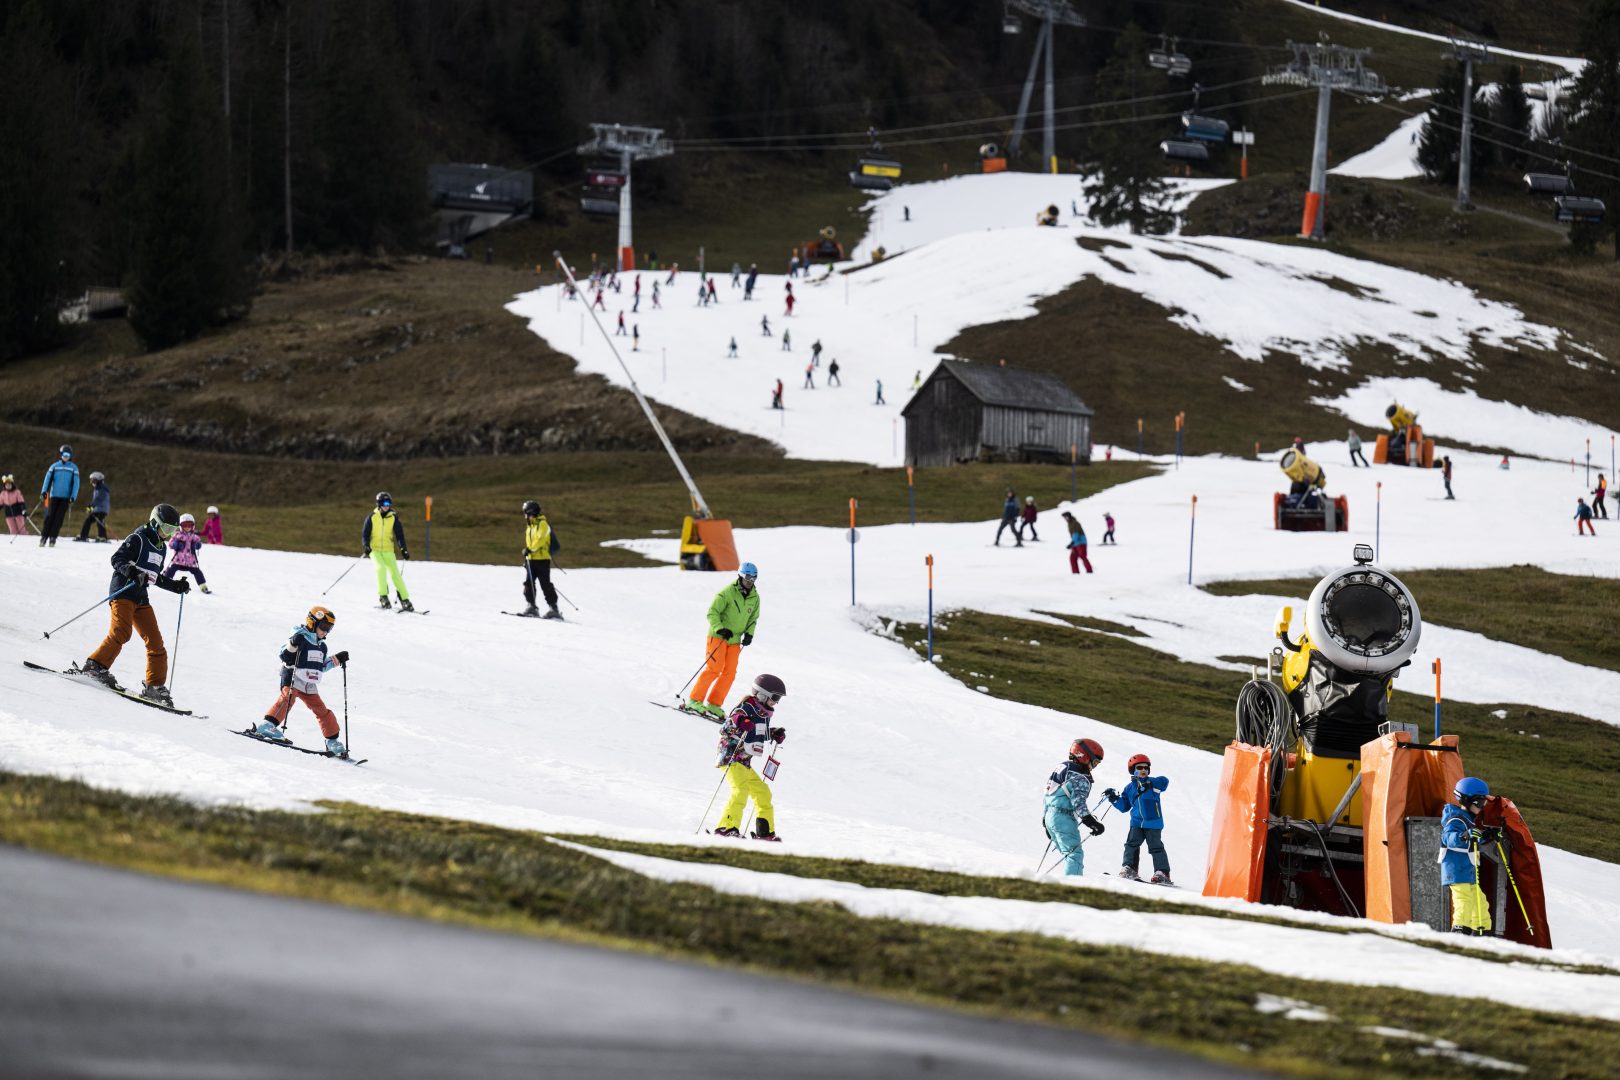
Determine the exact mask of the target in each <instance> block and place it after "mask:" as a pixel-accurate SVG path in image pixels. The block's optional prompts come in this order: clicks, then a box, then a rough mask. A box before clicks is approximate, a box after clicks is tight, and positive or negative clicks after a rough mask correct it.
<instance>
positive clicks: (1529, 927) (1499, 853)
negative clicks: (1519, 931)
mask: <svg viewBox="0 0 1620 1080" xmlns="http://www.w3.org/2000/svg"><path fill="white" fill-rule="evenodd" d="M1496 857H1497V858H1498V859H1501V860H1502V869H1503V870H1506V871H1507V879H1508V884H1509V885H1511V886H1513V899H1515V900H1517V901H1518V902H1519V914H1520V915H1523V916H1524V928H1525V930H1526V931H1528V932H1529V933H1531V934H1534V933H1535V932H1536V924H1535V923H1533V922H1531V921H1530V912H1528V911H1526V910H1525V907H1524V897H1523V896H1520V895H1519V883H1518V882H1517V881H1514V880H1513V867H1511V866H1509V865H1508V857H1507V853H1506V852H1504V851H1503V850H1502V841H1500V840H1498V841H1497V842H1496Z"/></svg>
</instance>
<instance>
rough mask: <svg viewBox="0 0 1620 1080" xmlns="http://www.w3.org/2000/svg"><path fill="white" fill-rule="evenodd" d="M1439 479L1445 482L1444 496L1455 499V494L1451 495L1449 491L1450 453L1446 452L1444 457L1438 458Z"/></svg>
mask: <svg viewBox="0 0 1620 1080" xmlns="http://www.w3.org/2000/svg"><path fill="white" fill-rule="evenodd" d="M1440 479H1442V480H1444V481H1445V482H1446V498H1448V499H1455V498H1456V497H1457V496H1455V495H1453V494H1452V493H1451V455H1450V454H1447V455H1446V456H1445V457H1443V458H1441V459H1440Z"/></svg>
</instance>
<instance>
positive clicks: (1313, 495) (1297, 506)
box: [1271, 448, 1350, 532]
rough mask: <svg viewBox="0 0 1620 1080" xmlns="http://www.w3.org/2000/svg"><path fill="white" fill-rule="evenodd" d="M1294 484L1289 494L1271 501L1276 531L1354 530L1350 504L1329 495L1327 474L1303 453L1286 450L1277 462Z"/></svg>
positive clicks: (1296, 450)
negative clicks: (1351, 523)
mask: <svg viewBox="0 0 1620 1080" xmlns="http://www.w3.org/2000/svg"><path fill="white" fill-rule="evenodd" d="M1277 465H1278V467H1279V468H1281V469H1282V471H1283V472H1285V473H1287V474H1288V479H1289V480H1291V481H1293V483H1292V484H1291V485H1289V488H1288V494H1286V495H1284V494H1282V493H1281V492H1277V493H1276V494H1275V495H1274V496H1273V497H1272V500H1271V523H1272V527H1273V528H1277V529H1284V530H1286V531H1288V532H1343V531H1344V530H1346V529H1348V528H1350V500H1349V499H1347V498H1345V497H1344V496H1343V495H1340V496H1338V497H1336V498H1329V497H1328V495H1327V490H1326V489H1327V472H1326V471H1325V470H1323V468H1322V466H1320V465H1318V464H1317V463H1316V462H1314V461H1312V460H1311V459H1310V458H1308V457H1306V456H1305V452H1304V451H1303V450H1299V449H1297V448H1296V449H1293V450H1284V451H1283V456H1282V458H1281V459H1280V460H1279V461H1278V462H1277Z"/></svg>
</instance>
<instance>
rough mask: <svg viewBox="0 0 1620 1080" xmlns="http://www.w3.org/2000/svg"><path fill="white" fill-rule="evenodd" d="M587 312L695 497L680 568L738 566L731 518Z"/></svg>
mask: <svg viewBox="0 0 1620 1080" xmlns="http://www.w3.org/2000/svg"><path fill="white" fill-rule="evenodd" d="M551 254H552V257H553V258H554V259H556V261H557V269H558V270H560V271H561V272H562V275H563V277H564V278H566V279H567V281H568V284H569V285H570V286H571V287H572V288H573V290H574V294H575V295H576V296H581V297H582V296H584V293H583V292H582V291H581V290H580V287H579V282H578V281H577V280H576V279H575V278H574V271H573V268H572V267H570V266H569V265H568V263H567V261H566V260H564V259H563V257H562V253H561V252H558V251H553V252H552V253H551ZM585 313H586V314H587V315H589V316H590V317H591V322H592V323H594V324H595V326H596V329H597V331H598V332H599V333H600V334H601V335H602V340H603V341H604V342H606V343H607V347H608V351H609V352H611V353H612V354H613V359H614V360H616V361H617V362H618V364H619V369H620V370H621V371H623V372H624V377H625V380H626V381H627V382H629V384H630V392H631V393H633V394H635V395H636V402H637V404H639V405H640V406H641V411H642V412H643V413H645V414H646V416H647V422H648V423H649V424H651V425H652V429H653V431H654V432H656V433H657V435H658V441H659V442H661V443H663V444H664V451H665V452H666V453H668V454H669V460H670V461H672V462H674V463H675V471H676V472H678V473H680V474H681V480H682V481H683V482H684V483H685V484H686V491H687V493H688V494H689V495H690V496H691V498H692V512H691V513H690V514H689V515H687V517H686V520H685V521H684V522H683V523H682V526H681V568H682V569H683V570H736V569H738V568H739V567H740V566H741V565H742V562H741V560H739V559H738V558H737V549H736V547H735V546H734V545H733V544H732V540H731V522H729V521H724V520H717V519H716V518H715V516H714V512H713V511H712V510H710V509H709V504H708V503H707V502H706V501H705V500H704V498H703V493H702V492H701V491H699V490H698V486H697V482H696V481H695V480H693V479H692V474H691V473H690V472H688V471H687V469H686V463H685V462H684V461H682V460H681V455H680V454H679V453H678V452H677V451H676V449H675V444H674V443H672V442H670V440H669V434H668V433H667V432H665V431H664V425H663V424H661V423H659V422H658V417H657V415H655V414H654V413H653V410H652V406H651V405H649V404H648V403H647V397H646V395H645V394H643V393H642V392H641V387H640V386H639V385H638V384H637V383H636V377H635V376H634V375H632V374H631V373H630V366H629V365H628V364H626V363H625V362H624V357H623V356H621V355H619V350H618V348H617V347H616V346H615V345H614V344H613V335H611V334H609V333H608V330H607V327H606V326H603V325H602V320H600V319H598V318H597V317H596V310H595V309H594V308H592V307H591V305H590V303H589V302H588V301H587V302H586V304H585Z"/></svg>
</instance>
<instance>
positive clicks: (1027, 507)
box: [1019, 495, 1040, 542]
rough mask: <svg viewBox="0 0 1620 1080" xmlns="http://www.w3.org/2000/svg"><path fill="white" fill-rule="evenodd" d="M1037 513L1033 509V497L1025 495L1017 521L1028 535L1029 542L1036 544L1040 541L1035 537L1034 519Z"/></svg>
mask: <svg viewBox="0 0 1620 1080" xmlns="http://www.w3.org/2000/svg"><path fill="white" fill-rule="evenodd" d="M1038 513H1039V511H1038V510H1036V509H1035V496H1033V495H1025V496H1024V509H1023V511H1022V512H1021V513H1020V515H1019V521H1020V523H1021V528H1023V529H1024V530H1026V531H1027V532H1028V533H1029V538H1030V540H1032V541H1036V542H1039V541H1040V537H1039V536H1036V535H1035V517H1036V515H1037V514H1038Z"/></svg>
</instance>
